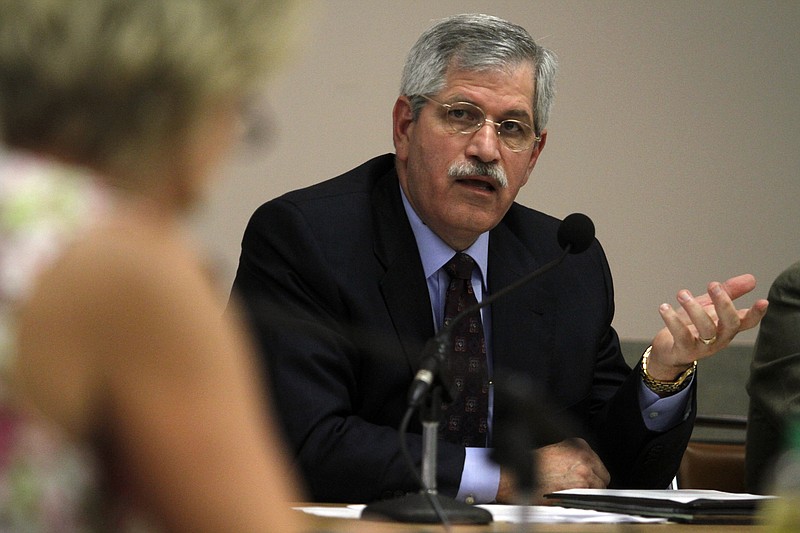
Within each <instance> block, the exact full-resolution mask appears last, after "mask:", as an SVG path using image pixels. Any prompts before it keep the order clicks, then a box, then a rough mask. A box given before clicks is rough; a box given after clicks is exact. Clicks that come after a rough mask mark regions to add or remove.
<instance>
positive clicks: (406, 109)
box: [392, 96, 414, 161]
mask: <svg viewBox="0 0 800 533" xmlns="http://www.w3.org/2000/svg"><path fill="white" fill-rule="evenodd" d="M413 118H414V115H413V113H412V112H411V102H410V101H409V100H408V97H406V96H400V97H398V98H397V101H396V102H395V103H394V109H393V110H392V138H393V140H394V151H395V153H396V154H397V158H398V159H400V160H402V161H405V160H406V159H407V158H408V144H409V133H410V132H409V130H410V129H412V128H413V127H414V120H413Z"/></svg>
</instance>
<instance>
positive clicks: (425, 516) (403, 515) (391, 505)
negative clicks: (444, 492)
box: [361, 492, 492, 524]
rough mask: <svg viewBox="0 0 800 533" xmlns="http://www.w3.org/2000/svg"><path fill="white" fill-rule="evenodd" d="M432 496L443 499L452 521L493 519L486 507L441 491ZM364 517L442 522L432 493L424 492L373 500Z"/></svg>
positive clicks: (482, 522)
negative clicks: (430, 498)
mask: <svg viewBox="0 0 800 533" xmlns="http://www.w3.org/2000/svg"><path fill="white" fill-rule="evenodd" d="M430 497H432V498H436V499H437V500H438V501H439V505H440V507H441V508H442V512H443V513H444V515H445V517H447V520H448V521H449V522H450V523H451V524H488V523H490V522H491V521H492V513H490V512H489V511H487V510H486V509H482V508H480V507H475V506H474V505H469V504H467V503H464V502H459V501H456V500H454V499H452V498H448V497H446V496H440V495H438V494H432V495H431V496H430ZM361 518H362V520H379V521H392V522H404V523H417V524H439V523H441V520H440V518H439V515H437V514H436V511H434V509H433V507H432V506H431V502H430V500H429V499H428V495H426V494H425V493H422V492H420V493H417V494H408V495H406V496H403V497H401V498H396V499H393V500H383V501H380V502H375V503H371V504H369V505H367V506H366V507H365V508H364V510H363V511H362V512H361Z"/></svg>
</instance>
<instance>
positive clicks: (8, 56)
mask: <svg viewBox="0 0 800 533" xmlns="http://www.w3.org/2000/svg"><path fill="white" fill-rule="evenodd" d="M287 3H288V2H282V1H272V0H270V1H266V0H77V1H67V0H0V13H2V16H0V138H1V139H2V142H3V143H5V144H7V145H9V146H12V147H15V148H23V149H31V150H45V151H53V152H55V153H58V154H61V155H64V156H67V157H70V158H71V159H73V160H76V162H78V163H84V164H89V165H96V166H99V167H100V168H103V169H105V170H115V169H120V168H124V167H128V168H131V167H130V165H158V164H160V163H161V161H162V159H163V158H164V157H167V154H168V153H169V151H170V148H172V147H175V146H176V145H177V143H180V142H181V141H182V140H184V139H186V135H187V134H188V133H189V132H190V131H191V129H192V127H193V126H194V124H195V123H196V121H197V120H198V118H199V117H201V116H203V113H204V112H205V111H206V110H207V109H208V108H209V107H210V106H212V105H216V104H220V103H225V102H230V103H234V102H235V101H236V100H237V99H239V98H242V97H245V96H246V95H247V93H248V92H249V91H250V90H251V89H253V88H255V85H256V83H257V82H260V81H262V79H263V78H264V77H265V74H266V73H267V72H268V71H269V70H270V69H271V68H272V66H273V65H274V64H275V62H276V61H275V60H276V57H277V56H280V55H281V54H282V52H283V47H284V43H285V39H284V37H286V33H285V31H283V28H284V27H285V19H286V16H288V15H289V14H290V13H291V12H292V10H289V9H287V5H286V4H287ZM133 168H136V167H133Z"/></svg>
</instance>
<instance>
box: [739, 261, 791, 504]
mask: <svg viewBox="0 0 800 533" xmlns="http://www.w3.org/2000/svg"><path fill="white" fill-rule="evenodd" d="M769 302H770V306H769V312H768V313H767V314H766V316H765V317H764V320H763V321H762V322H761V328H760V329H759V330H758V338H757V339H756V345H755V348H754V350H753V362H752V364H751V366H750V379H749V380H748V382H747V392H748V393H749V395H750V406H749V410H748V413H747V439H746V442H747V449H746V454H745V466H746V474H747V475H746V478H745V481H746V488H747V490H748V491H750V492H755V493H758V494H761V493H764V494H766V493H768V492H769V491H770V490H776V487H773V486H771V485H772V484H773V483H774V482H775V477H776V476H777V472H776V471H775V469H776V468H779V467H776V465H775V462H776V461H777V460H778V458H779V457H780V454H781V452H782V451H784V450H785V449H786V448H787V447H788V446H791V445H793V444H794V443H793V441H792V439H793V438H794V437H793V435H792V432H793V431H796V430H797V424H800V261H797V262H796V263H794V264H792V265H790V266H789V267H788V268H786V270H784V271H783V272H781V273H780V274H779V275H778V277H776V278H775V280H774V281H773V282H772V286H771V287H770V289H769Z"/></svg>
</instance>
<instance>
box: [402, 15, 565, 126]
mask: <svg viewBox="0 0 800 533" xmlns="http://www.w3.org/2000/svg"><path fill="white" fill-rule="evenodd" d="M525 63H530V64H532V65H533V66H534V76H535V78H534V80H533V82H534V87H535V90H534V94H533V95H532V98H533V110H534V113H533V121H534V124H533V129H534V131H535V132H536V134H537V135H539V134H540V133H541V131H542V130H543V129H544V128H545V126H546V125H547V120H548V118H549V116H550V109H551V108H552V106H553V97H554V96H555V77H556V70H557V68H558V62H557V60H556V56H555V54H554V53H553V52H552V51H550V50H548V49H547V48H543V47H541V46H539V45H537V44H536V42H535V41H534V40H533V38H532V37H531V36H530V34H529V33H528V32H527V31H526V30H525V29H524V28H522V27H521V26H517V25H516V24H512V23H510V22H507V21H505V20H503V19H500V18H497V17H493V16H490V15H481V14H464V15H455V16H453V17H449V18H446V19H443V20H441V21H439V22H437V23H436V24H435V25H434V26H433V27H431V28H430V29H428V30H427V31H425V32H424V33H423V34H422V35H421V36H420V37H419V39H418V40H417V42H416V43H415V44H414V46H413V47H412V48H411V50H410V51H409V53H408V57H407V59H406V64H405V67H404V68H403V76H402V80H401V82H400V94H401V95H403V96H407V97H409V98H410V99H411V106H412V112H413V114H414V118H415V119H416V118H417V117H418V116H419V112H420V110H421V109H422V107H423V106H424V105H425V103H426V101H425V100H424V99H423V98H421V97H420V95H433V94H436V93H438V92H439V91H441V90H442V89H443V88H444V85H445V78H446V76H447V70H448V69H449V68H457V69H463V70H468V71H482V70H508V69H511V68H514V67H517V66H519V65H521V64H525Z"/></svg>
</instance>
